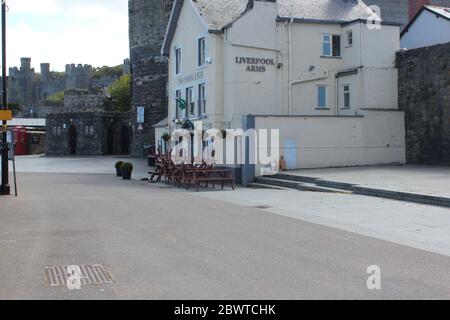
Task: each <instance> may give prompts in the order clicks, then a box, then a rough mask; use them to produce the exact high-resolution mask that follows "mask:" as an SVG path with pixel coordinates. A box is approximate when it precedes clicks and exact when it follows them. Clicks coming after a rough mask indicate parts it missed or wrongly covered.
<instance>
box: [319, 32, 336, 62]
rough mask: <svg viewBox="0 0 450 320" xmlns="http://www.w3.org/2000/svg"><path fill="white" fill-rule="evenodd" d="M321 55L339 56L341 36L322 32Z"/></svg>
mask: <svg viewBox="0 0 450 320" xmlns="http://www.w3.org/2000/svg"><path fill="white" fill-rule="evenodd" d="M322 55H323V56H324V57H340V56H341V36H339V35H331V34H324V35H323V38H322Z"/></svg>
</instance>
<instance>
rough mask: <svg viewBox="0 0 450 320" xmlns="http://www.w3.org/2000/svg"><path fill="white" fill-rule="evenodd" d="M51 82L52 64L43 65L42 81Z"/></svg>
mask: <svg viewBox="0 0 450 320" xmlns="http://www.w3.org/2000/svg"><path fill="white" fill-rule="evenodd" d="M49 80H50V63H41V81H43V82H48V81H49Z"/></svg>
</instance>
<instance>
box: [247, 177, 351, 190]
mask: <svg viewBox="0 0 450 320" xmlns="http://www.w3.org/2000/svg"><path fill="white" fill-rule="evenodd" d="M255 181H256V183H257V184H259V185H268V186H276V187H282V188H287V189H297V190H301V191H311V192H328V193H351V192H349V191H344V190H339V189H334V188H327V187H321V186H317V185H316V184H314V183H309V182H299V181H293V180H285V179H278V178H273V177H257V178H256V179H255Z"/></svg>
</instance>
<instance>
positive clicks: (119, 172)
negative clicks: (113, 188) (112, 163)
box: [116, 161, 123, 177]
mask: <svg viewBox="0 0 450 320" xmlns="http://www.w3.org/2000/svg"><path fill="white" fill-rule="evenodd" d="M122 164H123V161H117V162H116V173H117V176H118V177H121V176H122Z"/></svg>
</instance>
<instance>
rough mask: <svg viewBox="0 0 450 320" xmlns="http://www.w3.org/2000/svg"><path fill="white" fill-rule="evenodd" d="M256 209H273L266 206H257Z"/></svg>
mask: <svg viewBox="0 0 450 320" xmlns="http://www.w3.org/2000/svg"><path fill="white" fill-rule="evenodd" d="M255 208H256V209H263V210H264V209H270V208H272V207H271V206H265V205H263V206H256V207H255Z"/></svg>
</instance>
